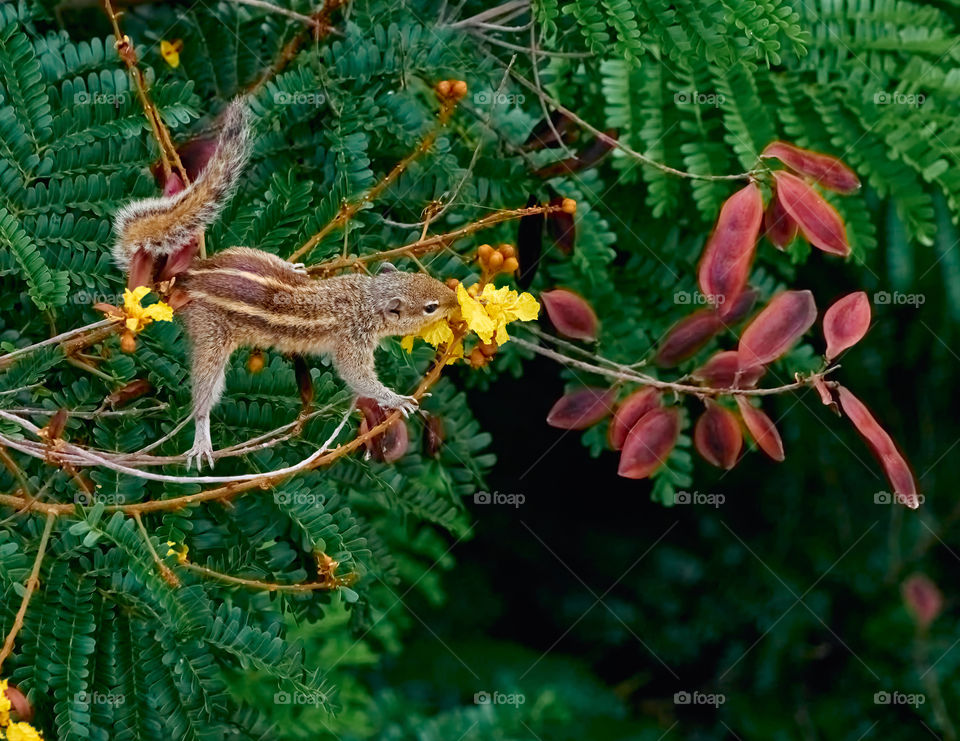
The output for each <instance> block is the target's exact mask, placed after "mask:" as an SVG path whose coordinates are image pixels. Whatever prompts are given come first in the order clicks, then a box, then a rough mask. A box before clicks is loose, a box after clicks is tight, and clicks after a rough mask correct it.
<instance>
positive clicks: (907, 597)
mask: <svg viewBox="0 0 960 741" xmlns="http://www.w3.org/2000/svg"><path fill="white" fill-rule="evenodd" d="M900 591H901V593H902V594H903V601H904V603H905V604H906V606H907V609H908V610H909V611H910V614H911V615H913V619H914V620H916V621H917V625H918V626H919V627H920V628H922V629H923V630H926V629H927V628H928V627H930V623H932V622H933V621H934V620H936V619H937V616H938V615H939V614H940V613H941V612H942V611H943V594H942V593H941V592H940V589H939V588H938V587H937V585H936V584H934V583H933V582H932V581H930V579H928V578H927V577H926V576H924V575H923V574H913V575H912V576H910V577H909V578H908V579H907V580H906V581H905V582H904V583H903V584H902V585H901V587H900Z"/></svg>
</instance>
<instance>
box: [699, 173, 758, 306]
mask: <svg viewBox="0 0 960 741" xmlns="http://www.w3.org/2000/svg"><path fill="white" fill-rule="evenodd" d="M762 220H763V198H762V197H761V195H760V188H758V187H757V185H756V184H755V183H750V184H749V185H748V186H746V187H745V188H743V189H742V190H739V191H737V192H736V193H734V194H733V195H732V196H730V197H729V198H728V199H727V200H726V201H725V202H724V204H723V207H722V208H721V209H720V216H719V217H718V218H717V224H716V226H715V227H714V229H713V234H711V235H710V239H708V240H707V246H706V248H705V249H704V251H703V258H702V259H701V260H700V268H699V282H700V290H701V291H702V292H703V295H704V296H706V297H707V300H708V301H710V302H711V303H712V304H714V305H715V306H716V307H717V309H718V311H719V312H720V314H721V315H722V316H723V315H725V314H726V313H727V312H728V311H730V308H729V307H732V306H733V304H734V302H735V301H736V299H737V297H738V296H739V295H740V292H741V291H743V288H744V286H745V285H746V284H747V277H748V275H749V273H750V265H751V264H752V263H753V253H754V252H755V250H756V247H757V235H758V234H759V233H760V222H761V221H762Z"/></svg>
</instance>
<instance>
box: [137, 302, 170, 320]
mask: <svg viewBox="0 0 960 741" xmlns="http://www.w3.org/2000/svg"><path fill="white" fill-rule="evenodd" d="M143 316H144V317H146V318H147V319H152V320H153V321H155V322H172V321H173V309H171V308H170V306H169V305H168V304H165V303H164V302H163V301H158V302H157V303H155V304H151V305H150V306H148V307H147V308H145V309H144V310H143Z"/></svg>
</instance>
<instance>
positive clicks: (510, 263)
mask: <svg viewBox="0 0 960 741" xmlns="http://www.w3.org/2000/svg"><path fill="white" fill-rule="evenodd" d="M519 269H520V263H519V262H517V258H515V257H508V258H507V259H506V260H504V261H503V272H504V273H515V272H516V271H517V270H519Z"/></svg>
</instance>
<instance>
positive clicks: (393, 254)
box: [307, 205, 562, 275]
mask: <svg viewBox="0 0 960 741" xmlns="http://www.w3.org/2000/svg"><path fill="white" fill-rule="evenodd" d="M561 210H562V207H561V206H549V205H547V206H531V207H529V208H516V209H505V210H503V211H496V212H495V213H492V214H490V215H489V216H485V217H483V218H482V219H479V220H478V221H474V222H472V223H470V224H467V225H466V226H462V227H460V228H459V229H454V230H453V231H452V232H447V233H446V234H436V235H434V236H432V237H427V238H426V239H418V240H417V241H416V242H411V243H410V244H407V245H404V246H403V247H396V248H394V249H392V250H384V251H382V252H376V253H374V254H371V255H358V256H354V257H338V258H336V259H334V260H329V261H328V262H324V263H320V264H318V265H311V266H310V267H309V268H307V271H308V272H309V273H311V274H319V275H329V274H331V273H334V272H336V271H338V270H345V269H347V268H352V267H354V266H357V265H365V264H367V263H369V262H379V261H381V260H392V259H394V258H399V257H409V256H413V255H425V254H428V253H430V252H436V251H438V250H442V249H444V248H446V247H448V246H450V245H451V244H453V243H454V242H456V241H457V240H460V239H463V238H464V237H466V236H469V235H470V234H473V233H474V232H478V231H480V230H481V229H486V228H487V227H490V226H493V225H494V224H499V223H501V222H504V221H512V220H514V219H520V218H523V217H524V216H533V215H535V214H550V213H557V212H559V211H561Z"/></svg>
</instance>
